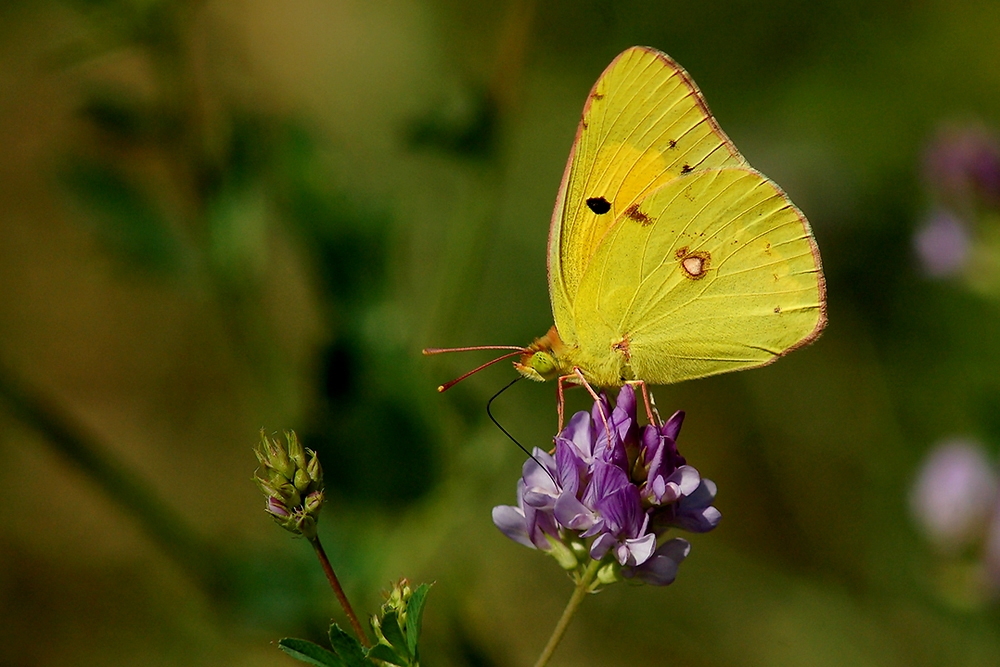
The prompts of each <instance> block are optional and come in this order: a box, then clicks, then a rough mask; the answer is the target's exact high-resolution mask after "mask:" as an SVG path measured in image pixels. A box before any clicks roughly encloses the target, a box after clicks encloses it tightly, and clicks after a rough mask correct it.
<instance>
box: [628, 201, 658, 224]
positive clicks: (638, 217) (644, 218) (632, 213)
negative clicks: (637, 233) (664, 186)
mask: <svg viewBox="0 0 1000 667" xmlns="http://www.w3.org/2000/svg"><path fill="white" fill-rule="evenodd" d="M625 217H626V218H628V219H629V220H633V221H635V222H638V223H639V224H640V225H642V226H643V227H648V226H649V225H651V224H653V219H652V218H651V217H649V216H648V215H646V214H645V213H643V212H642V211H640V210H639V205H638V204H632V205H631V206H629V207H628V208H627V209H625Z"/></svg>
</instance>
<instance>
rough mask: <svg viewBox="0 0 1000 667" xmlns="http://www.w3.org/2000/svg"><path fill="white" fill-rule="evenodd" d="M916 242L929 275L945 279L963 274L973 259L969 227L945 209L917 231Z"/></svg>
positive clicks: (914, 240)
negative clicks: (970, 256)
mask: <svg viewBox="0 0 1000 667" xmlns="http://www.w3.org/2000/svg"><path fill="white" fill-rule="evenodd" d="M913 243H914V246H915V248H916V251H917V257H918V258H919V259H920V262H921V264H922V265H923V267H924V271H925V272H926V273H927V275H929V276H932V277H934V278H943V277H947V276H953V275H956V274H958V273H961V272H962V270H963V269H964V268H965V264H966V261H967V260H968V258H969V250H970V246H971V239H970V235H969V228H968V226H967V225H966V224H965V222H963V221H962V220H960V219H959V218H958V217H957V216H955V215H954V214H952V213H951V212H950V211H947V210H945V209H939V210H938V211H936V212H935V213H934V214H933V215H931V216H930V217H929V218H928V219H927V220H926V221H925V222H924V224H923V226H922V227H920V229H918V230H917V233H916V235H915V236H914V237H913Z"/></svg>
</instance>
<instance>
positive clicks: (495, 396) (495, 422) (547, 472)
mask: <svg viewBox="0 0 1000 667" xmlns="http://www.w3.org/2000/svg"><path fill="white" fill-rule="evenodd" d="M523 379H524V378H523V376H520V375H518V376H517V377H516V378H514V379H513V380H511V381H510V382H508V383H507V385H506V386H505V387H504V388H503V389H501V390H500V391H498V392H497V393H495V394H493V397H492V398H490V400H488V401H486V414H488V415H489V416H490V419H491V420H492V421H493V423H494V424H496V427H497V428H498V429H500V430H501V431H503V434H504V435H505V436H507V437H508V438H510V441H511V442H513V443H514V444H515V445H517V448H518V449H520V450H521V451H522V452H524V453H525V454H527V455H528V457H529V458H530V459H531V460H532V461H534V462H535V463H537V464H538V467H539V468H541V469H542V470H544V471H545V474H546V475H548V476H549V479H551V480H552V483H553V484H556V485H558V482H556V478H555V477H553V476H552V473H550V472H549V469H548V468H546V467H545V466H543V465H542V462H541V461H539V460H538V459H536V458H535V455H534V454H532V453H531V452H529V451H528V450H527V449H525V448H524V445H522V444H521V443H519V442H518V441H517V439H516V438H515V437H514V436H512V435H511V434H510V433H508V432H507V429H505V428H504V427H503V426H501V425H500V422H498V421H497V418H496V417H494V416H493V412H492V411H491V410H490V408H491V407H492V406H493V401H495V400H496V398H497V397H498V396H499V395H500V394H502V393H504V392H505V391H507V390H508V389H510V388H511V387H512V386H514V383H515V382H517V381H518V380H523Z"/></svg>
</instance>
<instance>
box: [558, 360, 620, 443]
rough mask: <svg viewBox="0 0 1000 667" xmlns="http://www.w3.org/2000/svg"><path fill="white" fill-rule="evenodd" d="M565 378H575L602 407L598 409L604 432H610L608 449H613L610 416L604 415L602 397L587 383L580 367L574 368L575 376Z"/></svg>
mask: <svg viewBox="0 0 1000 667" xmlns="http://www.w3.org/2000/svg"><path fill="white" fill-rule="evenodd" d="M565 377H571V378H574V379H575V380H576V381H577V382H579V383H580V384H581V385H583V387H584V388H585V389H586V390H587V392H588V393H589V394H590V396H591V398H593V399H594V402H595V403H596V404H597V405H599V406H600V407H599V408H598V412H600V413H601V421H603V422H604V430H605V431H607V432H608V447H611V442H612V439H611V425H610V424H609V423H608V417H609V416H610V415H605V414H604V403H602V402H601V397H600V396H598V395H597V392H596V391H594V388H593V387H591V386H590V383H589V382H587V378H585V377H583V371H581V370H580V368H579V367H574V368H573V375H568V376H565Z"/></svg>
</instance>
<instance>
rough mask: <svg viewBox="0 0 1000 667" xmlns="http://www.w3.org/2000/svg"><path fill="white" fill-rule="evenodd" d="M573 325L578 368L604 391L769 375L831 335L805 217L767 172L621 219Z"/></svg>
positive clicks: (721, 182)
mask: <svg viewBox="0 0 1000 667" xmlns="http://www.w3.org/2000/svg"><path fill="white" fill-rule="evenodd" d="M574 314H575V317H576V323H577V329H578V331H579V342H578V344H579V351H578V353H577V357H576V359H575V360H574V362H575V363H577V364H579V365H580V366H581V367H583V368H586V369H588V371H589V374H590V375H591V376H592V377H593V379H594V382H595V383H596V384H599V385H606V384H608V383H614V384H620V382H621V381H622V380H626V379H642V380H645V381H647V382H650V383H652V384H666V383H671V382H678V381H681V380H687V379H692V378H696V377H702V376H706V375H714V374H716V373H722V372H726V371H730V370H739V369H742V368H750V367H754V366H761V365H764V364H766V363H769V362H770V361H773V360H774V359H776V358H777V357H778V356H781V355H782V354H784V353H785V352H787V351H789V350H790V349H794V348H795V347H797V346H799V345H801V344H804V343H806V342H808V341H810V340H812V339H813V338H814V337H815V336H816V335H818V333H819V330H820V329H821V328H822V326H823V324H824V323H825V312H824V285H823V279H822V272H821V270H820V266H819V252H818V250H817V248H816V243H815V241H814V240H813V238H812V234H811V232H810V230H809V225H808V223H807V222H806V220H805V218H804V217H803V216H802V214H801V213H800V212H799V211H798V209H797V208H795V206H794V205H793V204H792V203H791V201H789V199H788V197H787V196H786V195H785V194H784V193H783V192H782V191H781V190H780V189H779V188H778V186H776V185H775V184H774V183H772V182H771V181H769V180H768V179H767V178H765V177H764V176H762V175H760V174H759V173H758V172H756V171H754V170H753V169H750V168H749V167H743V168H726V169H709V170H702V171H698V172H692V173H690V174H687V175H684V176H681V177H679V178H677V179H675V180H673V181H671V182H669V183H667V184H666V185H664V186H662V187H660V188H659V189H657V190H656V191H654V192H653V193H651V194H650V195H649V196H647V197H646V198H645V199H643V200H642V201H641V202H639V203H638V205H637V206H636V207H635V209H634V210H633V211H632V214H631V215H624V216H621V218H620V219H619V221H618V222H617V223H616V225H615V226H614V227H613V228H612V229H611V230H610V231H609V233H608V234H607V235H606V237H605V239H604V240H603V242H602V243H601V244H600V245H599V247H598V249H597V250H596V252H595V253H594V256H593V258H592V259H591V262H590V265H589V266H588V268H587V270H586V273H585V274H584V276H583V279H582V280H581V283H580V287H579V290H578V293H577V298H576V301H575V303H574Z"/></svg>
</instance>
